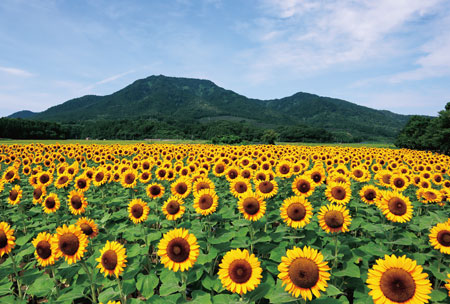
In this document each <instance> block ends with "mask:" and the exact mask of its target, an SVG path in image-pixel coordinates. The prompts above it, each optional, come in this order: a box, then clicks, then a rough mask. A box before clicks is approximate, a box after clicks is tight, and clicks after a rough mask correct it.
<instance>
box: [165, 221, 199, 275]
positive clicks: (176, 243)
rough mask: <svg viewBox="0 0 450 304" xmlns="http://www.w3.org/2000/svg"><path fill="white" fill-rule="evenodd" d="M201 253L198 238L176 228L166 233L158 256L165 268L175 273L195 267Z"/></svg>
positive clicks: (182, 229)
mask: <svg viewBox="0 0 450 304" xmlns="http://www.w3.org/2000/svg"><path fill="white" fill-rule="evenodd" d="M199 252H200V251H199V246H198V244H197V238H196V237H195V235H193V234H191V233H189V231H188V230H187V229H184V228H176V229H173V230H171V231H169V232H167V233H165V234H164V236H163V238H162V239H161V241H160V242H159V244H158V255H159V256H160V257H161V262H162V263H163V264H164V267H166V268H169V269H170V270H172V271H175V272H177V271H178V270H181V271H185V270H188V269H189V268H191V267H192V266H194V263H195V261H197V257H198V255H199Z"/></svg>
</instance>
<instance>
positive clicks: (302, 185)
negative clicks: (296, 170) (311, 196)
mask: <svg viewBox="0 0 450 304" xmlns="http://www.w3.org/2000/svg"><path fill="white" fill-rule="evenodd" d="M310 189H311V185H310V184H309V182H308V181H306V180H303V179H301V180H299V181H298V182H297V190H298V191H299V192H300V193H308V191H309V190H310Z"/></svg>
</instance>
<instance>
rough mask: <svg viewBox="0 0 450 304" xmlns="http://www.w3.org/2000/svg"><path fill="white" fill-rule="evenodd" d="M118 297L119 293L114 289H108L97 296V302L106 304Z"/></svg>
mask: <svg viewBox="0 0 450 304" xmlns="http://www.w3.org/2000/svg"><path fill="white" fill-rule="evenodd" d="M118 296H119V292H118V291H115V290H114V288H112V287H110V288H108V289H105V290H103V291H102V292H101V293H100V294H99V295H98V301H99V302H103V303H107V302H108V301H111V300H114V299H115V298H116V297H118Z"/></svg>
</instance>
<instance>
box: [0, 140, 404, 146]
mask: <svg viewBox="0 0 450 304" xmlns="http://www.w3.org/2000/svg"><path fill="white" fill-rule="evenodd" d="M207 142H208V141H206V140H185V139H153V140H85V139H68V140H52V139H38V140H32V139H0V144H6V145H13V144H21V145H28V144H32V143H41V144H46V145H51V144H55V143H60V144H82V145H93V144H97V145H115V144H119V145H130V144H139V143H144V144H155V143H158V144H205V143H207ZM277 144H279V145H296V146H300V145H302V146H336V147H353V148H361V147H368V148H395V146H394V144H392V143H383V142H378V143H373V142H370V143H292V142H278V143H277Z"/></svg>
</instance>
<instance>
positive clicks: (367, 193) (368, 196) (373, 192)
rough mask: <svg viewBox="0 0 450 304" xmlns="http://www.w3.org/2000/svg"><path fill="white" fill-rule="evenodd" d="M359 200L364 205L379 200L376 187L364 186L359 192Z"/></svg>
mask: <svg viewBox="0 0 450 304" xmlns="http://www.w3.org/2000/svg"><path fill="white" fill-rule="evenodd" d="M359 196H360V197H361V200H362V201H363V202H364V203H366V204H369V205H371V204H374V203H375V202H377V200H378V199H380V193H379V190H378V188H377V187H375V186H372V185H366V186H364V187H363V188H362V189H361V190H360V191H359Z"/></svg>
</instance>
